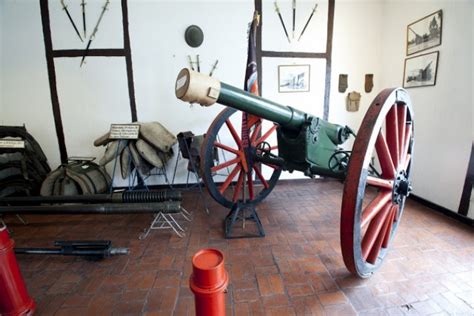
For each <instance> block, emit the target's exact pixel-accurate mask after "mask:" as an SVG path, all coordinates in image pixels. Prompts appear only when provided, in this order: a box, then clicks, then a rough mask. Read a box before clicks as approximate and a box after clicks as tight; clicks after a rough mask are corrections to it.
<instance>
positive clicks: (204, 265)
mask: <svg viewBox="0 0 474 316" xmlns="http://www.w3.org/2000/svg"><path fill="white" fill-rule="evenodd" d="M192 262H193V273H192V275H191V277H190V278H189V287H190V288H191V291H192V292H193V293H194V303H195V307H196V315H197V316H224V315H225V314H226V312H225V293H226V289H227V285H228V283H229V276H228V274H227V272H226V270H225V267H224V255H223V254H222V252H220V251H219V250H217V249H203V250H200V251H198V252H197V253H196V254H195V255H194V256H193V260H192Z"/></svg>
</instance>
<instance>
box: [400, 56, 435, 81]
mask: <svg viewBox="0 0 474 316" xmlns="http://www.w3.org/2000/svg"><path fill="white" fill-rule="evenodd" d="M438 58H439V51H436V52H432V53H427V54H422V55H418V56H415V57H410V58H407V59H405V69H404V71H403V87H404V88H415V87H426V86H434V85H435V84H436V74H437V71H438Z"/></svg>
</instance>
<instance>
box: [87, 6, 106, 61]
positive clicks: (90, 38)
mask: <svg viewBox="0 0 474 316" xmlns="http://www.w3.org/2000/svg"><path fill="white" fill-rule="evenodd" d="M109 3H110V0H105V4H104V7H103V8H102V12H101V13H100V16H99V19H98V20H97V23H96V24H95V27H94V30H93V31H92V34H91V36H90V37H89V42H88V43H87V46H86V49H85V50H84V55H82V60H81V66H80V67H82V64H83V63H84V60H85V59H86V56H87V53H88V52H89V47H90V46H91V43H92V40H93V39H94V38H95V34H96V33H97V31H98V30H99V25H100V22H101V21H102V18H103V17H104V13H105V11H107V7H108V5H109Z"/></svg>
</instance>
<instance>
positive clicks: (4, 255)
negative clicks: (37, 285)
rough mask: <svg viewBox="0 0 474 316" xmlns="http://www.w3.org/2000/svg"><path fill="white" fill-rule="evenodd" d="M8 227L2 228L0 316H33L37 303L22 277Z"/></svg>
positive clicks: (0, 246)
mask: <svg viewBox="0 0 474 316" xmlns="http://www.w3.org/2000/svg"><path fill="white" fill-rule="evenodd" d="M14 247H15V242H14V241H13V240H12V239H10V237H9V236H8V231H7V229H6V227H3V228H0V315H3V316H13V315H33V313H34V311H35V307H36V306H35V302H34V301H33V299H31V297H30V296H29V295H28V291H27V289H26V286H25V282H24V281H23V277H22V276H21V272H20V269H19V267H18V263H17V261H16V257H15V253H14V250H13V248H14Z"/></svg>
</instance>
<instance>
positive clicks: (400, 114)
mask: <svg viewBox="0 0 474 316" xmlns="http://www.w3.org/2000/svg"><path fill="white" fill-rule="evenodd" d="M397 118H398V147H399V151H400V163H401V161H402V160H403V146H404V145H405V126H406V120H407V106H406V105H405V104H400V105H398V106H397Z"/></svg>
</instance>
